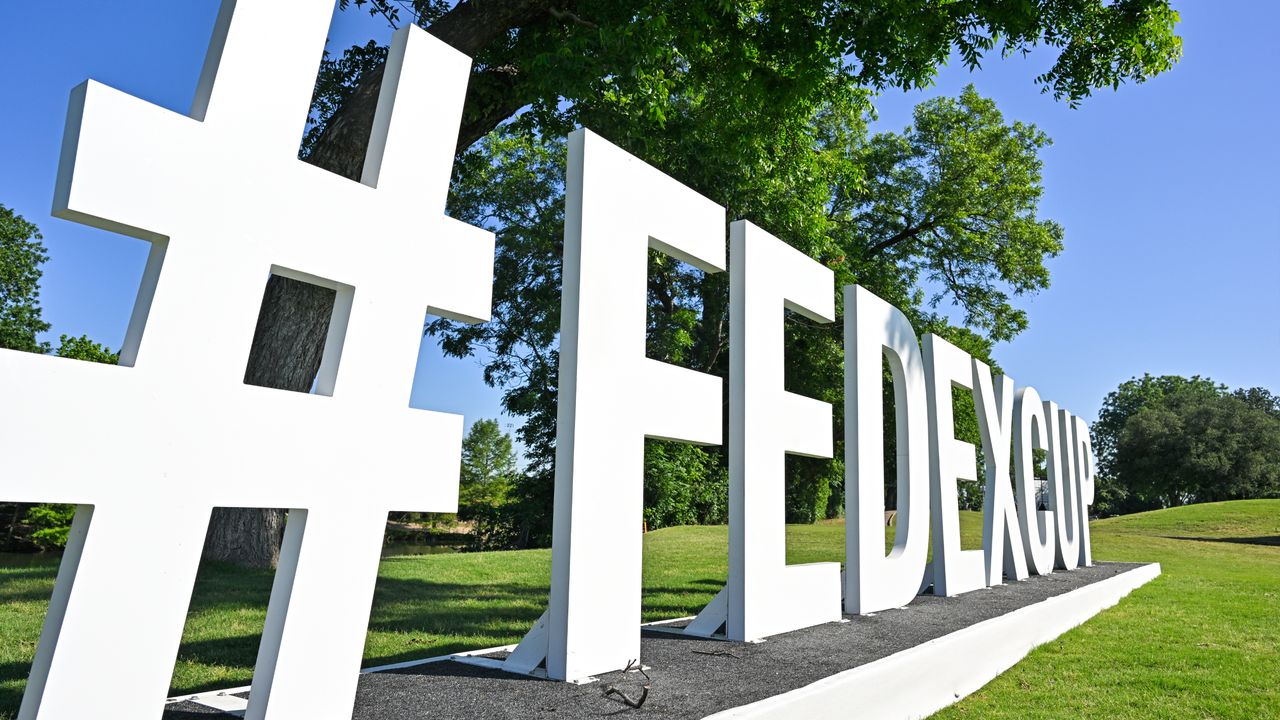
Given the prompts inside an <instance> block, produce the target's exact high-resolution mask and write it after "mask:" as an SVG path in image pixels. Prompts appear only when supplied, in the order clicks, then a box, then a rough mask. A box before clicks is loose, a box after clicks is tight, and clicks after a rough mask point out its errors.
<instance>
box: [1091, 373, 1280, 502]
mask: <svg viewBox="0 0 1280 720" xmlns="http://www.w3.org/2000/svg"><path fill="white" fill-rule="evenodd" d="M1093 438H1094V448H1095V451H1096V452H1097V454H1098V471H1099V479H1098V488H1099V502H1098V506H1097V510H1098V512H1099V513H1100V514H1104V515H1105V514H1116V513H1121V512H1134V511H1138V510H1148V509H1154V508H1160V507H1169V506H1172V505H1183V504H1187V503H1193V502H1214V501H1219V500H1237V499H1248V498H1259V497H1280V412H1277V407H1276V398H1275V396H1274V395H1272V394H1271V393H1270V392H1269V391H1267V390H1265V389H1263V388H1250V389H1247V390H1237V391H1235V392H1227V389H1226V387H1225V386H1222V385H1218V384H1216V383H1214V382H1213V381H1212V380H1209V379H1207V378H1201V377H1199V376H1196V377H1192V378H1190V379H1188V378H1182V377H1177V376H1170V375H1166V376H1162V377H1152V376H1150V375H1144V376H1143V377H1142V378H1141V379H1133V380H1129V381H1126V382H1124V383H1121V385H1120V387H1119V388H1117V389H1116V391H1114V392H1112V393H1110V394H1109V395H1108V396H1107V399H1106V401H1105V402H1104V403H1103V409H1102V412H1101V413H1100V414H1099V418H1098V422H1096V423H1094V426H1093Z"/></svg>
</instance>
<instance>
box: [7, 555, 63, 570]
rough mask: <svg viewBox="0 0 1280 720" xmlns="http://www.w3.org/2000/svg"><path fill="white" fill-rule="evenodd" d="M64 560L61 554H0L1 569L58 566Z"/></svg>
mask: <svg viewBox="0 0 1280 720" xmlns="http://www.w3.org/2000/svg"><path fill="white" fill-rule="evenodd" d="M61 559H62V553H61V552H38V553H12V552H0V567H33V566H36V565H56V564H57V562H58V561H59V560H61Z"/></svg>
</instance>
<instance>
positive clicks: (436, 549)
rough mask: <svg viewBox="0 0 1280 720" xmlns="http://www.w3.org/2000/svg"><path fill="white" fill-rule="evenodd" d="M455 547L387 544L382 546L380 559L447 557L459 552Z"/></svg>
mask: <svg viewBox="0 0 1280 720" xmlns="http://www.w3.org/2000/svg"><path fill="white" fill-rule="evenodd" d="M459 550H460V548H458V547H457V546H456V545H418V544H415V543H389V544H387V545H383V546H382V557H384V558H385V557H395V556H398V555H447V554H449V553H456V552H459Z"/></svg>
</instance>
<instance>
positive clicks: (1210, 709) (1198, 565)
mask: <svg viewBox="0 0 1280 720" xmlns="http://www.w3.org/2000/svg"><path fill="white" fill-rule="evenodd" d="M981 525H982V519H981V515H979V514H977V513H962V514H961V528H962V533H963V535H964V545H965V547H976V546H978V544H979V540H980V535H981ZM1093 538H1094V555H1095V557H1096V558H1098V559H1102V560H1132V561H1156V562H1160V563H1162V564H1163V566H1164V575H1163V576H1161V577H1160V578H1159V579H1157V580H1156V581H1154V582H1152V583H1150V584H1148V585H1147V586H1145V587H1143V588H1141V589H1139V590H1138V591H1136V592H1135V593H1134V594H1133V595H1131V596H1130V597H1129V598H1127V599H1126V600H1125V601H1124V602H1122V603H1121V604H1120V605H1118V606H1117V607H1115V608H1112V609H1110V610H1107V611H1105V612H1104V613H1103V614H1102V615H1100V616H1099V617H1098V618H1096V619H1094V620H1092V621H1090V622H1088V623H1086V624H1085V625H1083V626H1081V627H1080V628H1077V629H1075V630H1072V631H1071V632H1069V633H1067V634H1066V635H1063V636H1062V637H1061V638H1059V639H1058V640H1056V641H1054V642H1052V643H1049V644H1047V645H1045V646H1043V647H1041V648H1039V649H1037V650H1036V651H1034V652H1033V653H1032V654H1031V655H1030V656H1029V657H1028V658H1027V659H1026V660H1024V661H1023V662H1021V663H1019V664H1018V665H1017V666H1016V667H1014V668H1013V669H1011V670H1010V671H1009V672H1007V673H1005V674H1004V675H1002V676H1001V677H1000V678H997V679H996V680H995V681H994V682H992V683H991V684H990V685H988V686H987V687H986V688H983V689H982V690H981V691H979V692H978V693H976V694H974V695H972V696H970V697H969V698H966V699H965V700H963V701H962V702H960V703H959V704H957V705H955V706H953V707H952V708H949V709H947V710H945V711H943V712H942V713H940V714H939V716H938V717H940V718H960V717H966V718H967V717H973V718H988V717H991V718H1003V717H1008V718H1069V717H1098V718H1102V717H1105V718H1143V719H1145V718H1178V719H1179V720H1180V719H1182V718H1248V719H1250V720H1253V719H1256V718H1280V650H1278V648H1280V501H1248V502H1235V503H1218V504H1212V505H1198V506H1191V507H1186V508H1177V509H1172V510H1166V511H1160V512H1155V513H1144V514H1140V515H1131V516H1128V517H1123V518H1114V519H1110V520H1103V521H1096V522H1094V523H1093ZM1191 538H1194V539H1191ZM644 547H645V565H644V598H643V613H644V619H645V620H658V619H664V618H670V617H678V616H682V615H691V614H693V613H696V612H697V611H698V610H699V609H700V608H701V607H702V606H703V605H704V604H705V603H706V602H707V601H709V600H710V599H711V598H712V596H713V595H715V593H716V592H717V591H718V590H719V589H720V586H721V584H722V583H723V582H724V578H725V574H726V553H727V543H726V530H725V528H724V527H682V528H670V529H666V530H658V531H655V532H651V533H649V534H647V535H646V536H645V543H644ZM787 557H788V560H789V561H790V562H793V563H794V562H819V561H833V562H839V561H842V560H843V559H844V525H843V523H842V522H839V521H833V522H824V523H819V524H817V525H800V526H790V527H788V528H787ZM550 570H551V556H550V552H549V551H546V550H528V551H519V552H491V553H468V554H455V555H419V556H405V557H391V558H386V559H385V560H383V562H382V567H381V571H380V576H379V582H378V587H377V591H376V593H375V598H374V603H373V613H372V618H371V620H370V623H369V635H368V639H367V641H366V644H365V665H366V666H369V665H378V664H383V663H389V662H397V661H401V660H408V659H414V658H420V657H427V656H431V655H439V654H444V653H450V652H456V651H459V650H467V649H475V648H482V647H490V646H494V645H503V644H507V643H512V642H516V641H518V640H519V639H520V637H521V636H522V635H523V634H524V632H525V631H526V630H527V629H528V628H529V627H530V625H531V624H532V623H533V621H534V620H536V619H537V617H538V615H539V614H541V612H542V610H543V609H544V608H545V606H546V599H547V585H548V578H549V576H550ZM56 571H57V564H56V560H53V559H36V560H34V561H30V562H27V563H25V564H13V563H10V564H9V565H0V718H6V717H11V716H12V715H13V714H14V713H16V710H17V707H18V704H19V702H20V700H21V694H22V688H23V685H24V683H25V677H26V674H27V671H28V669H29V667H30V662H31V657H32V654H33V653H34V651H35V644H36V641H37V640H38V638H39V633H40V625H41V623H42V622H43V616H44V612H45V607H46V605H47V602H48V599H49V595H50V594H51V593H52V590H53V579H54V575H55V573H56ZM270 586H271V575H270V573H268V572H246V571H244V570H239V569H236V568H232V567H228V566H222V565H216V564H209V565H206V566H204V567H202V568H201V571H200V575H199V577H198V579H197V583H196V589H195V593H194V596H193V599H192V605H191V610H190V613H189V615H188V619H187V626H186V630H185V632H184V634H183V643H182V647H181V649H180V650H179V652H178V658H177V664H176V666H175V671H174V677H173V689H172V694H180V693H189V692H198V691H201V690H206V689H211V688H218V687H228V686H233V685H243V684H247V683H248V682H249V679H250V677H251V675H252V672H253V663H254V659H255V655H256V653H257V645H258V637H259V634H260V633H261V630H262V624H263V622H264V619H265V606H266V600H267V596H268V594H269V592H270ZM138 631H139V632H145V631H146V629H145V628H139V629H138Z"/></svg>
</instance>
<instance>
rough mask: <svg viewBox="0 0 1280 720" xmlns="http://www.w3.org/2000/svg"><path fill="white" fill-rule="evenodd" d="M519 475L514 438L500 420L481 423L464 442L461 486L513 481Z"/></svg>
mask: <svg viewBox="0 0 1280 720" xmlns="http://www.w3.org/2000/svg"><path fill="white" fill-rule="evenodd" d="M515 474H516V453H515V450H514V449H513V448H512V443H511V436H510V435H508V434H506V433H504V432H502V429H501V428H500V427H498V421H497V420H477V421H475V423H473V424H472V425H471V429H470V430H469V431H468V432H467V436H466V437H465V438H463V439H462V473H461V485H462V486H463V487H474V486H478V485H488V484H492V483H500V482H504V481H509V480H510V479H511V478H512V477H514V476H515Z"/></svg>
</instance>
